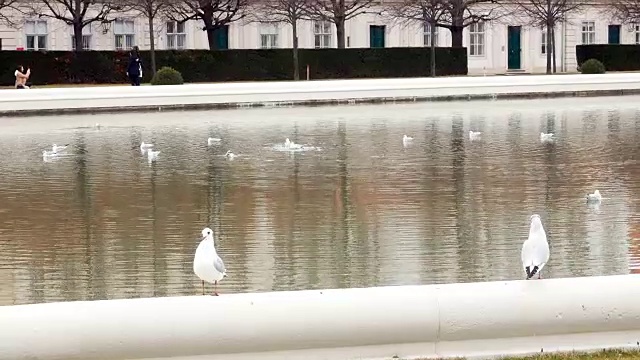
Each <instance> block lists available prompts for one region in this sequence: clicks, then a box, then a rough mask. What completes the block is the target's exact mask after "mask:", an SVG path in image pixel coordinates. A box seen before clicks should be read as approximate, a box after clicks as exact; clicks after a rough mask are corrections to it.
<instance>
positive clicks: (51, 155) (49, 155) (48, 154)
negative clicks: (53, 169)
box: [42, 150, 58, 160]
mask: <svg viewBox="0 0 640 360" xmlns="http://www.w3.org/2000/svg"><path fill="white" fill-rule="evenodd" d="M57 156H58V153H57V152H55V151H47V150H42V159H43V160H48V159H50V158H54V157H57Z"/></svg>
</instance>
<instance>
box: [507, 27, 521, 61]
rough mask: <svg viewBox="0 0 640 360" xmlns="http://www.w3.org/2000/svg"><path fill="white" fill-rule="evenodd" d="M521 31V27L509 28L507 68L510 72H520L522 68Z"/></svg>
mask: <svg viewBox="0 0 640 360" xmlns="http://www.w3.org/2000/svg"><path fill="white" fill-rule="evenodd" d="M520 30H521V27H520V26H509V27H508V28H507V68H508V69H509V70H519V69H520V68H521V66H522V64H521V63H520V54H521V44H520V39H521V37H520Z"/></svg>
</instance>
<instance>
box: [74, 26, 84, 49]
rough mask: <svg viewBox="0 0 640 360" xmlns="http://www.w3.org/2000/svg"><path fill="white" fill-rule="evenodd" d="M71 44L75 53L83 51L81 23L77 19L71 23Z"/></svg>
mask: <svg viewBox="0 0 640 360" xmlns="http://www.w3.org/2000/svg"><path fill="white" fill-rule="evenodd" d="M73 43H74V44H75V46H76V48H75V51H82V50H84V47H83V46H82V23H81V22H80V21H79V20H77V19H76V20H74V23H73Z"/></svg>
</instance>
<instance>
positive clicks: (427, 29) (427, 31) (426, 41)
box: [422, 22, 438, 46]
mask: <svg viewBox="0 0 640 360" xmlns="http://www.w3.org/2000/svg"><path fill="white" fill-rule="evenodd" d="M434 30H435V31H434V32H433V43H434V44H435V46H438V27H437V26H436V28H435V29H434ZM422 35H423V45H424V46H431V24H429V23H427V22H425V23H424V26H423V29H422Z"/></svg>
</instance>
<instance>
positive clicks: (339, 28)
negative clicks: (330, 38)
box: [335, 17, 345, 49]
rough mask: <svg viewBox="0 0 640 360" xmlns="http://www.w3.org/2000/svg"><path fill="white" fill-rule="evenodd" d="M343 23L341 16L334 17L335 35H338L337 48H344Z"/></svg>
mask: <svg viewBox="0 0 640 360" xmlns="http://www.w3.org/2000/svg"><path fill="white" fill-rule="evenodd" d="M344 23H345V20H344V18H343V17H336V18H335V24H336V35H337V36H338V49H344V48H345V39H344V33H345V29H344V27H345V26H344Z"/></svg>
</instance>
